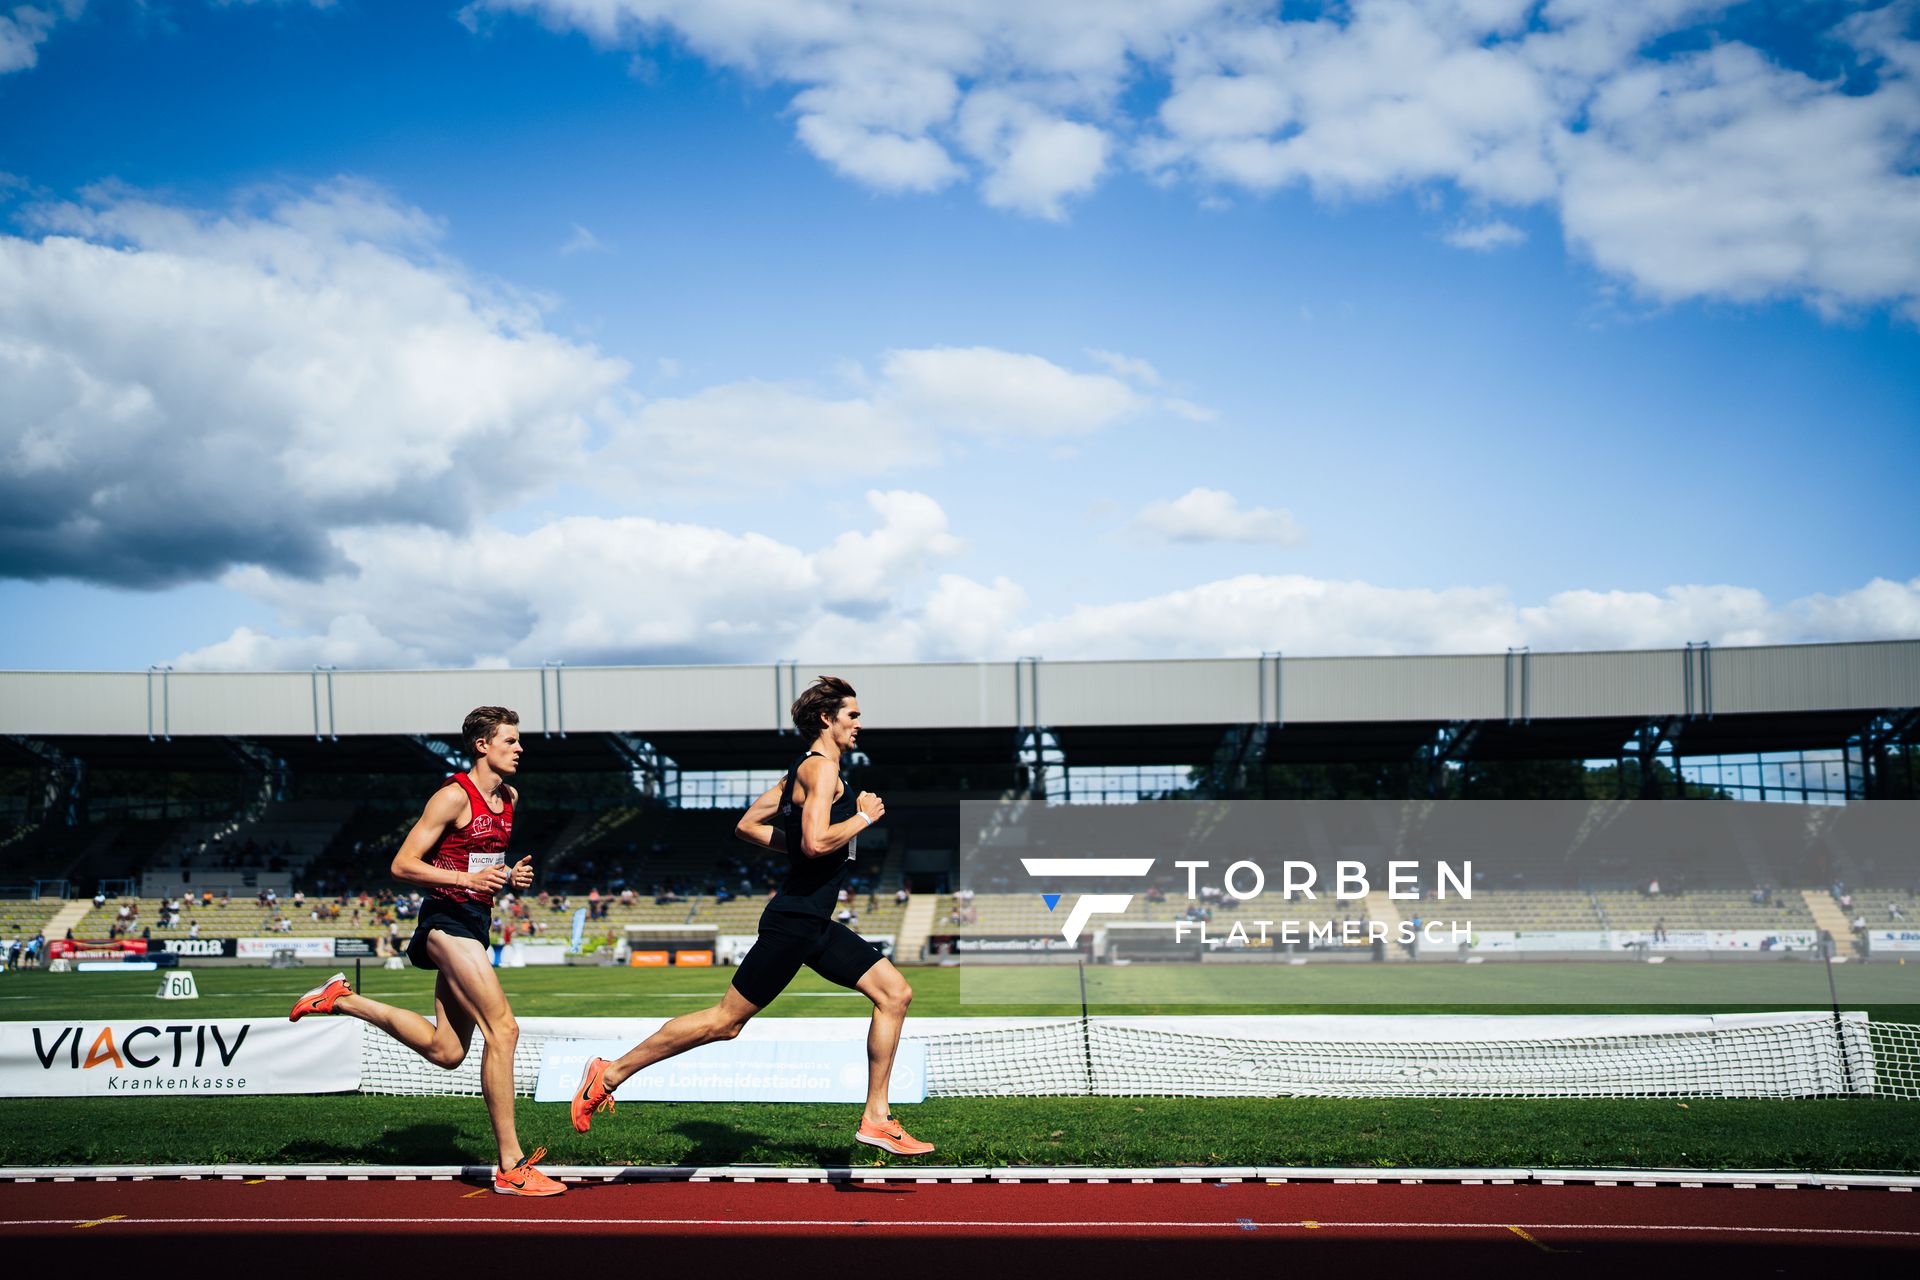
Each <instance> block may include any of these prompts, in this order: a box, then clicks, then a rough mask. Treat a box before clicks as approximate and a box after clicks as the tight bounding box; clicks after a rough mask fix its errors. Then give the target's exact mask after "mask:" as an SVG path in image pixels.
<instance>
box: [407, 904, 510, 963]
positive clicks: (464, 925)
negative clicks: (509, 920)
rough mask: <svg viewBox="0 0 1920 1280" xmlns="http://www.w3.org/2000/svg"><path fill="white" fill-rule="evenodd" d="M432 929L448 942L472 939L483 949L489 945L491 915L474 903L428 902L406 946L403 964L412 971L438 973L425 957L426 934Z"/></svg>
mask: <svg viewBox="0 0 1920 1280" xmlns="http://www.w3.org/2000/svg"><path fill="white" fill-rule="evenodd" d="M434 929H438V930H439V931H440V932H442V933H444V934H446V935H447V936H448V937H451V938H472V939H473V940H474V941H475V942H477V943H479V944H480V945H481V946H483V947H490V946H492V945H493V911H492V910H491V909H490V908H488V907H483V906H481V905H480V904H478V903H475V902H448V901H447V900H446V899H445V898H428V899H427V900H426V902H425V903H424V904H422V905H421V907H420V918H419V919H418V920H416V921H415V922H414V926H413V940H412V941H411V942H409V943H407V960H408V961H409V962H410V963H411V964H412V965H413V967H414V968H416V969H438V968H439V967H440V966H439V965H437V964H435V963H434V962H433V957H432V956H430V955H428V954H427V934H428V933H429V932H431V931H432V930H434Z"/></svg>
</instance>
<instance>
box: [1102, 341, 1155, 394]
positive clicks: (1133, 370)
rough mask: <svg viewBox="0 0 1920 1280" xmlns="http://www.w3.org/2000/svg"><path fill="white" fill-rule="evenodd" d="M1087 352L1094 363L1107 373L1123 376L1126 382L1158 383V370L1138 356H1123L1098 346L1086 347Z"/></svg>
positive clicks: (1145, 384) (1148, 384) (1149, 385)
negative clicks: (1102, 367)
mask: <svg viewBox="0 0 1920 1280" xmlns="http://www.w3.org/2000/svg"><path fill="white" fill-rule="evenodd" d="M1087 354H1088V355H1089V356H1092V357H1093V360H1094V362H1095V363H1096V364H1099V365H1102V366H1104V367H1105V368H1106V370H1107V371H1108V372H1109V373H1112V374H1114V375H1115V376H1117V377H1121V378H1125V379H1126V380H1127V381H1128V382H1134V383H1138V384H1139V385H1141V386H1143V387H1157V386H1159V385H1160V371H1159V370H1158V369H1156V368H1154V367H1153V365H1152V364H1150V363H1148V362H1147V361H1145V360H1142V359H1140V358H1139V357H1138V356H1123V355H1121V354H1120V353H1119V352H1118V351H1102V350H1100V349H1099V348H1098V347H1089V348H1087Z"/></svg>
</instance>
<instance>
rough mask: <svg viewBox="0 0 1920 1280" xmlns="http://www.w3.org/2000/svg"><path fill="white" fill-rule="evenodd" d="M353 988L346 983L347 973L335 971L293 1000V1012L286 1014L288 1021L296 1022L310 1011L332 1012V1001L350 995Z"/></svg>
mask: <svg viewBox="0 0 1920 1280" xmlns="http://www.w3.org/2000/svg"><path fill="white" fill-rule="evenodd" d="M352 994H353V988H352V987H351V986H349V985H347V975H346V974H344V973H336V974H334V975H333V976H332V977H331V978H328V979H327V980H326V981H325V982H323V983H321V984H320V985H319V986H317V987H315V988H314V989H313V990H311V991H309V992H307V994H305V995H303V996H301V997H300V998H299V999H298V1000H295V1001H294V1002H293V1012H292V1013H289V1014H288V1015H287V1021H288V1022H298V1021H300V1019H302V1018H304V1017H306V1016H307V1015H308V1014H310V1013H332V1012H333V1002H334V1001H336V1000H338V999H339V998H340V997H341V996H350V995H352Z"/></svg>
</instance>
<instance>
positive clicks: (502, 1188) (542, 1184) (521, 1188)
mask: <svg viewBox="0 0 1920 1280" xmlns="http://www.w3.org/2000/svg"><path fill="white" fill-rule="evenodd" d="M546 1158H547V1149H546V1148H545V1147H536V1148H534V1151H533V1154H532V1155H526V1156H521V1157H520V1163H519V1164H516V1165H515V1166H513V1168H511V1169H495V1170H494V1171H493V1191H494V1194H495V1195H501V1196H557V1195H559V1194H560V1193H561V1192H563V1191H565V1190H566V1189H567V1186H566V1184H565V1183H564V1182H555V1181H554V1180H553V1179H552V1178H549V1177H548V1176H547V1175H546V1174H544V1173H542V1172H540V1171H539V1170H538V1169H536V1168H534V1167H533V1166H534V1165H536V1164H539V1163H540V1162H541V1161H542V1160H545V1159H546Z"/></svg>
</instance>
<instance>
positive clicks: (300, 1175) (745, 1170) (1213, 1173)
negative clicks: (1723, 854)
mask: <svg viewBox="0 0 1920 1280" xmlns="http://www.w3.org/2000/svg"><path fill="white" fill-rule="evenodd" d="M545 1172H546V1173H547V1174H549V1175H550V1176H552V1177H555V1178H559V1179H561V1180H562V1181H567V1182H740V1183H746V1182H794V1183H805V1182H916V1183H928V1182H934V1183H998V1184H1003V1185H1005V1184H1020V1183H1075V1182H1080V1183H1112V1182H1130V1183H1131V1182H1193V1183H1206V1182H1324V1183H1345V1184H1406V1185H1418V1184H1422V1183H1442V1184H1448V1183H1450V1184H1456V1185H1462V1186H1514V1185H1533V1186H1562V1185H1567V1186H1576V1185H1577V1186H1601V1187H1688V1188H1694V1187H1701V1188H1704V1187H1721V1188H1734V1189H1737V1190H1760V1189H1777V1190H1801V1189H1805V1190H1830V1191H1845V1190H1854V1189H1858V1190H1884V1191H1894V1192H1912V1191H1914V1190H1915V1189H1916V1188H1920V1175H1914V1174H1888V1173H1808V1172H1793V1171H1784V1170H1777V1169H1772V1170H1770V1169H1755V1170H1731V1171H1730V1170H1721V1169H1714V1170H1707V1169H1527V1168H1497V1169H1342V1168H1298V1167H1292V1166H1285V1165H1275V1166H1269V1165H1258V1166H1246V1165H1239V1166H1174V1167H1170V1168H1145V1169H1103V1168H1087V1167H1071V1168H1068V1167H1062V1168H1045V1167H1032V1166H1027V1167H996V1166H988V1165H979V1166H948V1167H936V1166H925V1167H919V1168H915V1167H911V1166H901V1165H833V1166H825V1167H816V1168H801V1167H786V1166H781V1165H547V1166H545ZM491 1174H492V1169H491V1168H490V1167H489V1166H486V1165H349V1164H298V1165H285V1164H281V1165H270V1164H214V1165H45V1166H19V1167H14V1168H4V1167H0V1182H16V1183H18V1182H155V1181H184V1182H200V1181H247V1180H252V1179H265V1180H267V1181H273V1182H278V1181H288V1182H293V1181H306V1182H376V1181H402V1182H415V1181H419V1182H430V1181H437V1182H450V1181H469V1182H478V1181H484V1180H486V1179H488V1178H489V1177H490V1175H491Z"/></svg>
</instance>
